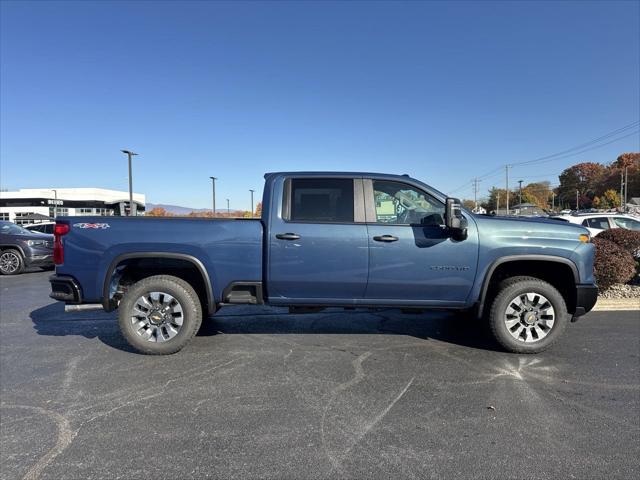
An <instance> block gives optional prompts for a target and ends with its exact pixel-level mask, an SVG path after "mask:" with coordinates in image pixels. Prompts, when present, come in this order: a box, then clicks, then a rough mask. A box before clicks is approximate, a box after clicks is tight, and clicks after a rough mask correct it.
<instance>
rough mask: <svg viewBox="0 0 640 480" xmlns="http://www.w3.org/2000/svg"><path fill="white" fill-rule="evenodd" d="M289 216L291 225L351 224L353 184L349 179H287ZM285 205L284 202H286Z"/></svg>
mask: <svg viewBox="0 0 640 480" xmlns="http://www.w3.org/2000/svg"><path fill="white" fill-rule="evenodd" d="M289 182H290V187H289V194H288V195H286V197H289V198H288V202H289V205H288V206H289V212H287V213H288V215H287V213H285V217H287V218H285V219H286V220H288V221H291V222H310V223H353V222H354V180H353V179H352V178H291V179H289ZM285 201H286V200H285Z"/></svg>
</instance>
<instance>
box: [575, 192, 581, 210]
mask: <svg viewBox="0 0 640 480" xmlns="http://www.w3.org/2000/svg"><path fill="white" fill-rule="evenodd" d="M578 210H580V190H576V211H578Z"/></svg>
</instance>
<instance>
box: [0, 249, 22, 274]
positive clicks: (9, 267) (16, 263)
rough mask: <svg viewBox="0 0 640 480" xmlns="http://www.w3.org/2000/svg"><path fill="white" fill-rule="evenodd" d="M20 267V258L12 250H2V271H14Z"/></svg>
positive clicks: (0, 264) (0, 261) (0, 256)
mask: <svg viewBox="0 0 640 480" xmlns="http://www.w3.org/2000/svg"><path fill="white" fill-rule="evenodd" d="M19 267H20V259H19V258H18V255H16V254H15V253H13V252H4V253H3V254H2V255H0V270H2V271H3V272H4V273H15V272H16V271H17V270H18V268H19Z"/></svg>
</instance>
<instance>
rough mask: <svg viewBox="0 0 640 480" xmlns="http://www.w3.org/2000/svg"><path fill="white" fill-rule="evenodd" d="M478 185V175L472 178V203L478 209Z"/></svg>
mask: <svg viewBox="0 0 640 480" xmlns="http://www.w3.org/2000/svg"><path fill="white" fill-rule="evenodd" d="M479 185H480V180H478V177H476V178H474V179H473V203H474V205H475V210H478V190H479V188H478V186H479Z"/></svg>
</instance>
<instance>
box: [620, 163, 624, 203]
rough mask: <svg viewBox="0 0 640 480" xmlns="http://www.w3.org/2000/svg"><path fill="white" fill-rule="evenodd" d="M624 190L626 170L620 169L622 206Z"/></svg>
mask: <svg viewBox="0 0 640 480" xmlns="http://www.w3.org/2000/svg"><path fill="white" fill-rule="evenodd" d="M623 189H624V170H622V169H620V204H622V196H623V193H624V190H623ZM620 206H622V205H620Z"/></svg>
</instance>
